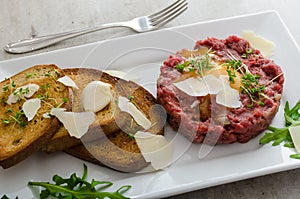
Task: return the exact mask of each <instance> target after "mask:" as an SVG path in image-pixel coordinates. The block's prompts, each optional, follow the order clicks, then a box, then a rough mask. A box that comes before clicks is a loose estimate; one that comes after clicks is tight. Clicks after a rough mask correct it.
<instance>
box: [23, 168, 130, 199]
mask: <svg viewBox="0 0 300 199" xmlns="http://www.w3.org/2000/svg"><path fill="white" fill-rule="evenodd" d="M86 178H87V166H86V165H85V164H84V171H83V176H82V177H78V176H77V175H76V173H73V174H72V175H71V176H70V177H69V178H63V177H61V176H59V175H54V176H53V178H52V180H53V182H54V183H49V182H29V183H28V185H30V186H40V187H43V188H45V189H44V190H42V191H41V192H40V198H41V199H46V198H48V197H49V196H52V197H55V198H58V199H73V198H76V199H87V198H88V199H102V198H111V199H127V197H125V196H124V195H123V193H125V192H126V191H128V190H129V189H130V188H131V186H130V185H126V186H122V187H121V188H119V189H118V190H117V191H115V192H102V191H103V190H104V189H106V188H108V187H110V186H112V185H113V183H112V182H107V181H96V180H94V179H93V180H92V181H91V182H87V181H86ZM96 186H98V187H97V188H96Z"/></svg>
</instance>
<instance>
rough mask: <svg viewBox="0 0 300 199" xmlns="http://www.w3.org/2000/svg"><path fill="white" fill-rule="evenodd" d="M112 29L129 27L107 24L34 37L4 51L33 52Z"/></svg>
mask: <svg viewBox="0 0 300 199" xmlns="http://www.w3.org/2000/svg"><path fill="white" fill-rule="evenodd" d="M112 27H127V26H126V24H125V22H117V23H107V24H103V25H99V26H96V27H91V28H85V29H79V30H73V31H69V32H62V33H56V34H51V35H46V36H41V37H34V38H30V39H23V40H18V41H16V42H12V43H9V44H7V45H5V46H4V47H3V49H4V50H5V51H6V52H8V53H13V54H20V53H26V52H31V51H35V50H38V49H41V48H45V47H47V46H50V45H52V44H55V43H58V42H61V41H63V40H66V39H71V38H74V37H77V36H80V35H84V34H87V33H91V32H95V31H98V30H103V29H106V28H112Z"/></svg>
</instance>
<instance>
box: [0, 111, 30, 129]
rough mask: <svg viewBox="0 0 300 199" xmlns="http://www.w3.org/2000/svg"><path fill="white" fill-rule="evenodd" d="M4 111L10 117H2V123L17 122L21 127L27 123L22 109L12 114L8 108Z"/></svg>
mask: <svg viewBox="0 0 300 199" xmlns="http://www.w3.org/2000/svg"><path fill="white" fill-rule="evenodd" d="M6 113H7V114H8V117H9V118H10V119H2V122H3V123H4V124H11V123H12V122H13V123H14V124H19V125H20V126H21V127H25V126H26V125H27V124H28V121H27V120H26V117H25V114H24V111H23V110H20V111H18V112H16V113H15V114H12V110H11V109H8V110H7V112H6Z"/></svg>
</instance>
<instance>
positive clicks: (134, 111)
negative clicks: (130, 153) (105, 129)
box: [118, 96, 152, 129]
mask: <svg viewBox="0 0 300 199" xmlns="http://www.w3.org/2000/svg"><path fill="white" fill-rule="evenodd" d="M118 105H119V108H120V109H121V111H124V112H127V113H129V114H130V115H131V116H132V117H133V119H134V120H135V121H136V122H137V123H138V124H139V125H141V126H142V127H143V128H144V129H149V128H150V127H151V125H152V124H151V121H150V120H149V119H148V118H147V117H146V116H145V115H144V114H143V113H142V112H141V111H140V110H139V109H138V108H137V107H136V106H135V105H134V104H133V103H131V102H130V101H129V99H127V98H126V97H123V96H119V98H118Z"/></svg>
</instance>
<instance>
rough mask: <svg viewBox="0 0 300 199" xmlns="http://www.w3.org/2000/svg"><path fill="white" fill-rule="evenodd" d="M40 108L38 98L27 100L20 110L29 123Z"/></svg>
mask: <svg viewBox="0 0 300 199" xmlns="http://www.w3.org/2000/svg"><path fill="white" fill-rule="evenodd" d="M40 107H41V100H40V99H39V98H34V99H29V100H26V102H24V104H23V106H22V110H23V111H24V114H25V116H26V117H27V120H28V121H31V120H32V119H33V118H34V117H35V115H36V114H37V111H38V110H39V108H40Z"/></svg>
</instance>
